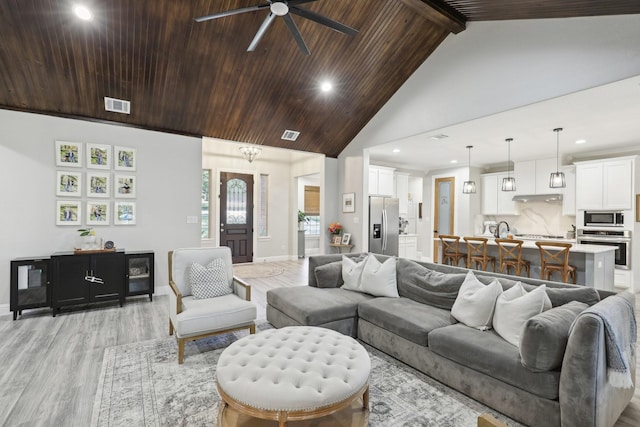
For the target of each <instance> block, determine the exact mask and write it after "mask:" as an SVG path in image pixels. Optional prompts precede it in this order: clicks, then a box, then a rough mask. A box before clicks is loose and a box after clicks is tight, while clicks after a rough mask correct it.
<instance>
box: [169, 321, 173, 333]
mask: <svg viewBox="0 0 640 427" xmlns="http://www.w3.org/2000/svg"><path fill="white" fill-rule="evenodd" d="M169 335H173V323H171V319H169Z"/></svg>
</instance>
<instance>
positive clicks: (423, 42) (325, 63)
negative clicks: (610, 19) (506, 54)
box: [0, 0, 640, 157]
mask: <svg viewBox="0 0 640 427" xmlns="http://www.w3.org/2000/svg"><path fill="white" fill-rule="evenodd" d="M558 3H561V4H562V6H559V5H558ZM87 4H88V5H89V6H91V7H92V9H93V11H94V14H95V18H94V19H93V21H90V22H81V21H78V20H77V19H76V18H75V17H74V16H73V14H72V13H71V10H70V2H69V1H68V0H3V1H2V2H0V34H1V39H0V108H6V109H14V110H21V111H30V112H37V113H43V114H50V115H59V116H65V117H77V118H82V119H88V120H96V121H107V122H116V123H120V124H125V125H131V126H137V127H142V128H146V129H154V130H160V131H164V132H173V133H179V134H185V135H195V136H210V137H216V138H222V139H227V140H232V141H240V142H248V143H253V144H264V145H270V146H275V147H283V148H291V149H296V150H304V151H310V152H315V153H324V154H326V155H327V156H330V157H335V156H337V155H338V154H339V153H340V152H341V151H342V150H343V149H344V147H345V146H346V145H347V144H349V142H350V141H351V140H352V139H353V138H354V137H355V136H356V135H357V133H358V132H359V131H360V130H361V129H362V128H363V127H364V126H365V125H366V123H367V122H368V121H369V120H370V119H371V118H372V117H373V116H374V115H375V114H376V112H377V111H378V110H379V109H380V108H381V107H382V106H383V105H384V103H385V102H386V101H387V100H388V99H389V98H390V97H391V96H392V95H393V94H394V93H395V92H396V90H397V89H398V88H399V87H400V86H401V85H402V84H403V83H404V82H405V80H406V79H407V78H408V77H409V76H410V75H411V74H412V73H413V71H415V69H416V68H417V67H419V66H420V65H421V64H422V63H423V62H424V60H425V59H426V58H427V57H428V56H429V55H430V54H431V53H432V52H433V51H434V50H435V49H436V48H437V47H438V45H439V44H440V43H441V42H442V41H443V40H444V39H445V38H446V37H447V35H448V34H449V33H451V32H453V33H457V32H460V31H462V30H464V26H465V22H466V21H467V20H487V19H490V20H494V19H516V18H539V17H554V16H563V17H564V16H584V15H598V14H610V13H608V12H612V13H640V2H639V1H638V0H623V1H609V2H598V1H593V0H573V1H567V2H557V1H555V0H524V1H522V2H518V3H517V6H514V5H513V3H512V2H506V1H502V0H445V1H444V2H439V1H437V0H387V1H371V0H318V1H314V2H308V3H305V4H304V5H303V6H302V7H304V8H307V9H308V10H311V11H314V12H316V13H319V14H322V15H325V16H327V17H329V18H331V19H333V20H337V21H339V22H341V23H343V24H345V25H348V26H350V27H353V28H356V29H358V30H359V33H358V34H357V35H356V36H354V37H350V36H346V35H343V34H340V33H337V32H334V31H332V30H330V29H328V28H326V27H324V26H322V25H319V24H317V23H315V22H311V21H308V20H306V19H302V18H299V17H297V16H294V19H295V21H296V23H297V25H298V27H299V29H300V33H301V34H302V36H303V38H304V40H305V41H306V43H307V45H308V46H309V49H310V50H311V55H310V56H304V55H302V53H301V52H300V51H299V49H298V47H297V45H296V43H295V41H294V39H293V38H292V37H291V35H290V33H289V32H288V30H287V28H286V26H285V25H284V23H283V22H282V19H276V20H275V22H274V23H273V25H272V26H271V27H270V28H269V29H268V31H267V32H266V34H265V36H264V37H263V39H262V41H261V42H260V44H259V45H258V48H257V49H256V51H255V52H246V49H247V47H248V46H249V43H250V42H251V40H252V39H253V37H254V35H255V33H256V31H257V30H258V28H259V27H260V25H261V23H262V21H263V20H264V19H265V17H266V15H267V14H268V11H267V10H261V11H257V12H250V13H244V14H239V15H234V16H228V17H225V18H221V19H217V20H213V21H208V22H203V23H196V22H195V21H194V20H193V18H194V17H198V16H202V15H208V14H212V13H216V12H222V11H226V10H231V9H235V8H240V7H248V6H253V5H256V4H260V0H181V1H176V0H155V1H149V0H147V1H142V0H140V1H131V0H110V1H102V2H98V1H93V2H91V1H90V2H88V3H87ZM602 4H606V6H602ZM505 5H506V6H505ZM325 79H329V80H331V81H333V83H334V86H335V88H334V91H333V92H332V93H329V94H322V93H321V92H320V91H319V90H318V89H319V85H320V83H321V82H322V81H324V80H325ZM105 96H109V97H114V98H119V99H126V100H130V101H131V103H132V104H131V114H130V115H121V114H117V113H111V112H106V111H105V110H104V101H103V97H105ZM286 129H289V130H295V131H300V132H301V134H300V137H299V138H298V140H297V141H295V142H291V141H285V140H282V139H280V137H281V135H282V134H283V132H284V131H285V130H286Z"/></svg>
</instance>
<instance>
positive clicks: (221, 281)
mask: <svg viewBox="0 0 640 427" xmlns="http://www.w3.org/2000/svg"><path fill="white" fill-rule="evenodd" d="M189 281H190V284H191V294H192V295H193V297H194V298H195V299H207V298H215V297H221V296H224V295H229V294H231V293H233V288H231V286H230V285H229V280H228V278H227V272H226V271H225V270H224V261H222V258H216V259H214V260H213V261H211V262H210V263H209V264H207V266H206V267H204V266H202V265H200V264H198V263H197V262H194V263H192V264H191V268H190V271H189Z"/></svg>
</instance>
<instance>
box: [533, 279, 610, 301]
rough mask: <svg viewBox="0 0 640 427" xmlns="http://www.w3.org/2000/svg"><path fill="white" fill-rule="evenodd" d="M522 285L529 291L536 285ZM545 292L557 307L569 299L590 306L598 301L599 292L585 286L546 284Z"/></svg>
mask: <svg viewBox="0 0 640 427" xmlns="http://www.w3.org/2000/svg"><path fill="white" fill-rule="evenodd" d="M522 286H524V288H525V289H526V290H527V292H531V291H532V290H533V289H535V288H536V287H537V286H534V285H528V284H526V283H523V284H522ZM546 293H547V296H548V297H549V300H551V305H552V306H553V307H559V306H562V305H565V304H566V303H568V302H571V301H579V302H582V303H585V304H587V305H590V306H591V305H594V304H596V303H598V302H600V294H598V291H596V290H595V289H594V288H589V287H587V286H579V287H575V288H573V287H571V288H570V287H567V288H552V287H550V286H548V285H547V289H546Z"/></svg>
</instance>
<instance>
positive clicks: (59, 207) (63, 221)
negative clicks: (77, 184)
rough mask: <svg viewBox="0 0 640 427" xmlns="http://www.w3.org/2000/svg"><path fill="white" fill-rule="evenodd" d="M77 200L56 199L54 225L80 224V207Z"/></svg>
mask: <svg viewBox="0 0 640 427" xmlns="http://www.w3.org/2000/svg"><path fill="white" fill-rule="evenodd" d="M80 203H81V202H80V201H79V200H58V201H57V202H56V225H81V224H82V207H81V206H80Z"/></svg>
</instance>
